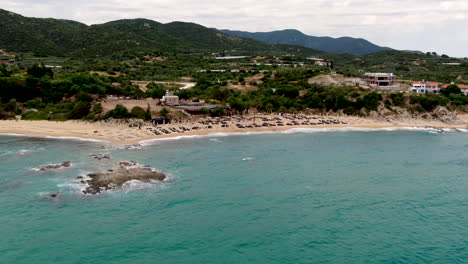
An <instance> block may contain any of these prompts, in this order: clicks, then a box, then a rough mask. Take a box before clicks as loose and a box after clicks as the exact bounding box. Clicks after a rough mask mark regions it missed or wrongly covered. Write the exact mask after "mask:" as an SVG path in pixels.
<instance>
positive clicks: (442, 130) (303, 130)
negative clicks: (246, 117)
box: [140, 127, 468, 146]
mask: <svg viewBox="0 0 468 264" xmlns="http://www.w3.org/2000/svg"><path fill="white" fill-rule="evenodd" d="M389 131H420V132H429V133H438V134H440V133H449V132H461V133H468V129H464V128H435V127H383V128H366V127H329V128H291V129H288V130H282V131H246V132H214V133H209V134H206V135H190V136H176V137H168V138H155V139H150V140H144V141H141V142H140V144H141V145H142V146H149V145H155V144H158V143H160V142H164V141H177V140H181V139H193V138H206V137H229V136H248V135H262V134H296V133H321V132H389ZM210 140H212V141H216V139H210Z"/></svg>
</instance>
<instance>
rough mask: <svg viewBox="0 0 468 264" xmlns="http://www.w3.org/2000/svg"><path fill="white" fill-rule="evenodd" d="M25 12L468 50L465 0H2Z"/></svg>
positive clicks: (90, 20) (93, 20) (453, 52)
mask: <svg viewBox="0 0 468 264" xmlns="http://www.w3.org/2000/svg"><path fill="white" fill-rule="evenodd" d="M0 1H1V2H2V4H1V7H2V8H4V9H7V10H10V11H14V12H17V13H20V14H22V15H25V16H35V17H56V18H65V19H72V20H77V21H80V22H84V23H87V24H93V23H102V22H107V21H111V20H116V19H121V18H136V17H144V18H148V19H153V20H156V21H158V22H163V23H166V22H171V21H187V22H195V23H199V24H202V25H204V26H207V27H217V28H228V29H238V30H247V31H270V30H279V29H286V28H295V29H299V30H301V31H303V32H304V33H306V34H309V35H317V36H333V37H339V36H352V37H362V38H365V39H368V40H370V41H371V42H374V43H376V44H379V45H384V46H389V47H393V48H397V49H412V50H422V51H436V52H438V53H446V54H449V55H452V56H468V50H467V49H466V48H465V46H468V45H466V44H468V34H466V33H467V31H466V28H468V15H467V14H468V1H466V0H372V1H369V0H334V1H329V0H285V1H272V0H268V1H267V0H237V1H226V0H218V1H216V2H215V1H205V0H200V1H189V0H158V1H154V0H132V1H123V0H81V1H75V0H62V1H53V0H0Z"/></svg>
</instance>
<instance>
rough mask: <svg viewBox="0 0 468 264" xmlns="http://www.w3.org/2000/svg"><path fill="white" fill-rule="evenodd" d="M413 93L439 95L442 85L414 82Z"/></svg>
mask: <svg viewBox="0 0 468 264" xmlns="http://www.w3.org/2000/svg"><path fill="white" fill-rule="evenodd" d="M411 91H412V92H414V93H435V94H437V93H439V92H440V83H438V82H426V81H422V82H413V87H412V88H411Z"/></svg>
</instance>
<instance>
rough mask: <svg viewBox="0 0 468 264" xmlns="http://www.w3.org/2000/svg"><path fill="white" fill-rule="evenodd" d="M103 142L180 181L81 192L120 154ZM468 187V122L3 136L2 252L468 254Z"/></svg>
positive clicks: (204, 256) (329, 256) (23, 256)
mask: <svg viewBox="0 0 468 264" xmlns="http://www.w3.org/2000/svg"><path fill="white" fill-rule="evenodd" d="M92 153H103V154H110V155H111V157H112V158H113V161H112V162H117V161H120V160H137V161H139V162H141V163H143V164H147V165H151V166H153V167H156V168H159V169H161V170H162V171H164V172H165V173H167V174H168V175H169V180H168V181H167V182H164V183H158V184H153V185H150V186H146V185H145V186H141V185H136V186H133V187H132V186H128V187H127V188H126V189H125V190H123V191H119V192H112V193H107V194H103V195H100V196H97V197H90V196H83V195H81V194H80V193H79V190H78V189H76V188H77V186H76V185H75V184H74V178H75V177H76V176H78V175H83V174H85V173H87V172H92V171H95V170H99V169H101V170H102V169H106V168H107V166H110V165H111V162H98V161H95V160H93V159H92V158H91V157H89V155H90V154H92ZM65 160H70V161H72V162H73V167H72V168H69V169H65V170H59V171H55V172H46V173H37V172H32V171H31V170H30V169H31V168H33V167H38V166H40V165H44V164H49V163H56V162H61V161H65ZM140 187H141V188H140ZM143 187H144V188H143ZM53 191H61V192H62V198H61V200H59V201H50V200H48V199H46V198H45V194H46V193H48V192H53ZM467 193H468V134H466V133H447V134H431V133H428V132H414V131H413V132H411V131H393V132H327V133H297V134H264V135H249V136H229V137H206V138H199V139H182V140H177V141H166V142H158V143H154V144H152V145H148V146H145V147H143V148H142V149H139V150H121V149H116V148H112V147H111V146H105V147H104V149H103V148H102V144H101V143H92V142H79V141H67V140H52V139H31V138H22V137H0V212H1V213H0V222H1V223H2V228H1V229H0V263H468V197H467Z"/></svg>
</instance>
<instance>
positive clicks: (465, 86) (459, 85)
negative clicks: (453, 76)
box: [442, 84, 468, 89]
mask: <svg viewBox="0 0 468 264" xmlns="http://www.w3.org/2000/svg"><path fill="white" fill-rule="evenodd" d="M450 85H452V84H444V86H442V88H444V89H445V88H447V87H449V86H450ZM455 85H456V86H458V87H459V88H460V89H468V85H466V84H455Z"/></svg>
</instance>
